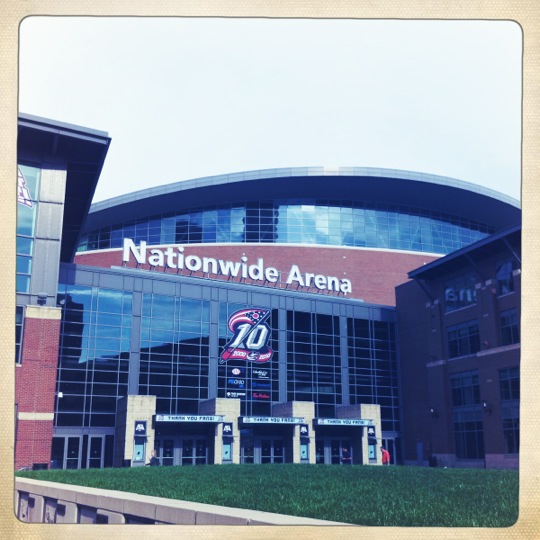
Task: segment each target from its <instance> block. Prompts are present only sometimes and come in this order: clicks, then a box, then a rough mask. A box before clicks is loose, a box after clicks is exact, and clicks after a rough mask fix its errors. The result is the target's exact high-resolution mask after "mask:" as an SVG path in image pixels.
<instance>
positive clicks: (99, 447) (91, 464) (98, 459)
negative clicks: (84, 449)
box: [88, 437, 103, 469]
mask: <svg viewBox="0 0 540 540" xmlns="http://www.w3.org/2000/svg"><path fill="white" fill-rule="evenodd" d="M102 466H103V437H90V452H89V455H88V468H89V469H101V467H102Z"/></svg>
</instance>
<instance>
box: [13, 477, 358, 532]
mask: <svg viewBox="0 0 540 540" xmlns="http://www.w3.org/2000/svg"><path fill="white" fill-rule="evenodd" d="M15 515H16V516H17V518H18V519H19V520H20V521H23V522H25V523H98V524H99V523H101V524H106V523H109V524H122V523H133V524H136V523H138V524H158V523H169V524H177V525H341V526H347V525H348V524H346V523H337V522H333V521H324V520H320V519H311V518H303V517H295V516H285V515H281V514H272V513H270V512H261V511H258V510H245V509H240V508H227V507H224V506H214V505H211V504H203V503H194V502H188V501H176V500H172V499H164V498H160V497H149V496H145V495H138V494H135V493H126V492H122V491H112V490H106V489H96V488H86V487H81V486H72V485H68V484H58V483H55V482H44V481H41V480H30V479H26V478H16V479H15Z"/></svg>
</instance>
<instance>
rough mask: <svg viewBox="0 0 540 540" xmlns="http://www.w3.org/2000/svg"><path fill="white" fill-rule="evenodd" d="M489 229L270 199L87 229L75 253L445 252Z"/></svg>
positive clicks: (342, 204)
mask: <svg viewBox="0 0 540 540" xmlns="http://www.w3.org/2000/svg"><path fill="white" fill-rule="evenodd" d="M493 231H494V230H493V229H491V228H490V227H488V226H486V225H484V224H481V223H476V222H474V221H471V220H467V219H465V218H462V217H459V216H458V215H449V214H443V213H440V212H435V211H432V210H422V209H419V208H411V207H399V206H389V205H384V204H381V205H371V206H370V205H367V204H365V203H363V202H360V201H320V200H312V199H305V200H275V201H267V202H264V201H263V202H256V203H242V204H237V205H227V206H217V207H211V208H193V209H187V210H185V211H182V212H181V213H175V214H164V215H156V216H153V217H149V218H142V219H139V220H133V221H129V222H124V223H118V224H116V225H110V226H106V227H103V228H100V229H96V230H92V231H89V232H88V233H87V234H86V236H85V237H84V238H83V239H82V241H81V243H80V245H79V251H88V250H96V249H107V248H117V247H121V245H122V242H123V239H124V238H131V239H133V240H134V241H135V242H136V243H138V242H140V241H141V240H144V241H146V242H148V243H149V244H150V245H152V244H153V245H158V244H199V243H250V242H253V243H261V242H262V243H279V244H307V245H314V244H317V245H334V246H351V247H368V248H382V249H396V250H405V251H416V252H427V253H440V254H446V253H450V252H452V251H455V250H457V249H459V248H462V247H464V246H466V245H468V244H471V243H472V242H475V241H476V240H480V239H481V238H484V237H486V236H488V235H489V234H491V233H492V232H493Z"/></svg>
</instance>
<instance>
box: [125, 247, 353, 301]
mask: <svg viewBox="0 0 540 540" xmlns="http://www.w3.org/2000/svg"><path fill="white" fill-rule="evenodd" d="M184 249H185V248H184V247H183V246H166V247H162V248H156V247H152V248H148V247H147V245H146V242H145V241H141V242H140V244H139V246H138V247H137V245H136V244H135V243H134V242H133V240H131V239H130V238H124V246H123V250H122V261H123V262H124V263H129V262H131V260H132V257H133V259H134V260H135V262H136V263H137V264H147V265H149V266H153V267H161V268H170V269H173V270H184V269H186V270H189V271H192V272H204V273H206V274H213V275H216V276H217V275H221V276H225V277H242V278H250V279H252V280H254V281H266V282H269V283H277V282H278V281H283V278H281V279H280V272H279V270H278V269H277V268H274V267H272V266H268V267H265V265H264V260H263V259H262V258H261V257H259V258H258V259H257V262H256V263H253V264H248V258H247V257H246V256H243V257H241V258H240V261H224V260H222V259H215V258H213V257H199V256H198V255H191V254H190V255H186V254H185V253H184ZM283 282H284V283H286V284H288V285H290V284H292V283H297V284H298V286H300V287H316V288H317V289H320V290H329V291H335V292H341V293H343V294H345V295H346V294H349V293H351V292H352V284H351V281H350V280H349V279H346V278H338V277H335V276H325V275H323V274H315V273H311V272H301V270H300V268H299V266H298V265H296V264H292V265H291V268H290V270H289V271H288V273H287V277H286V279H285V280H284V281H283Z"/></svg>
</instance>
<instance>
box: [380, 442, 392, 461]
mask: <svg viewBox="0 0 540 540" xmlns="http://www.w3.org/2000/svg"><path fill="white" fill-rule="evenodd" d="M381 452H382V464H383V465H390V452H389V451H388V450H387V449H386V448H385V447H384V446H381Z"/></svg>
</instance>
